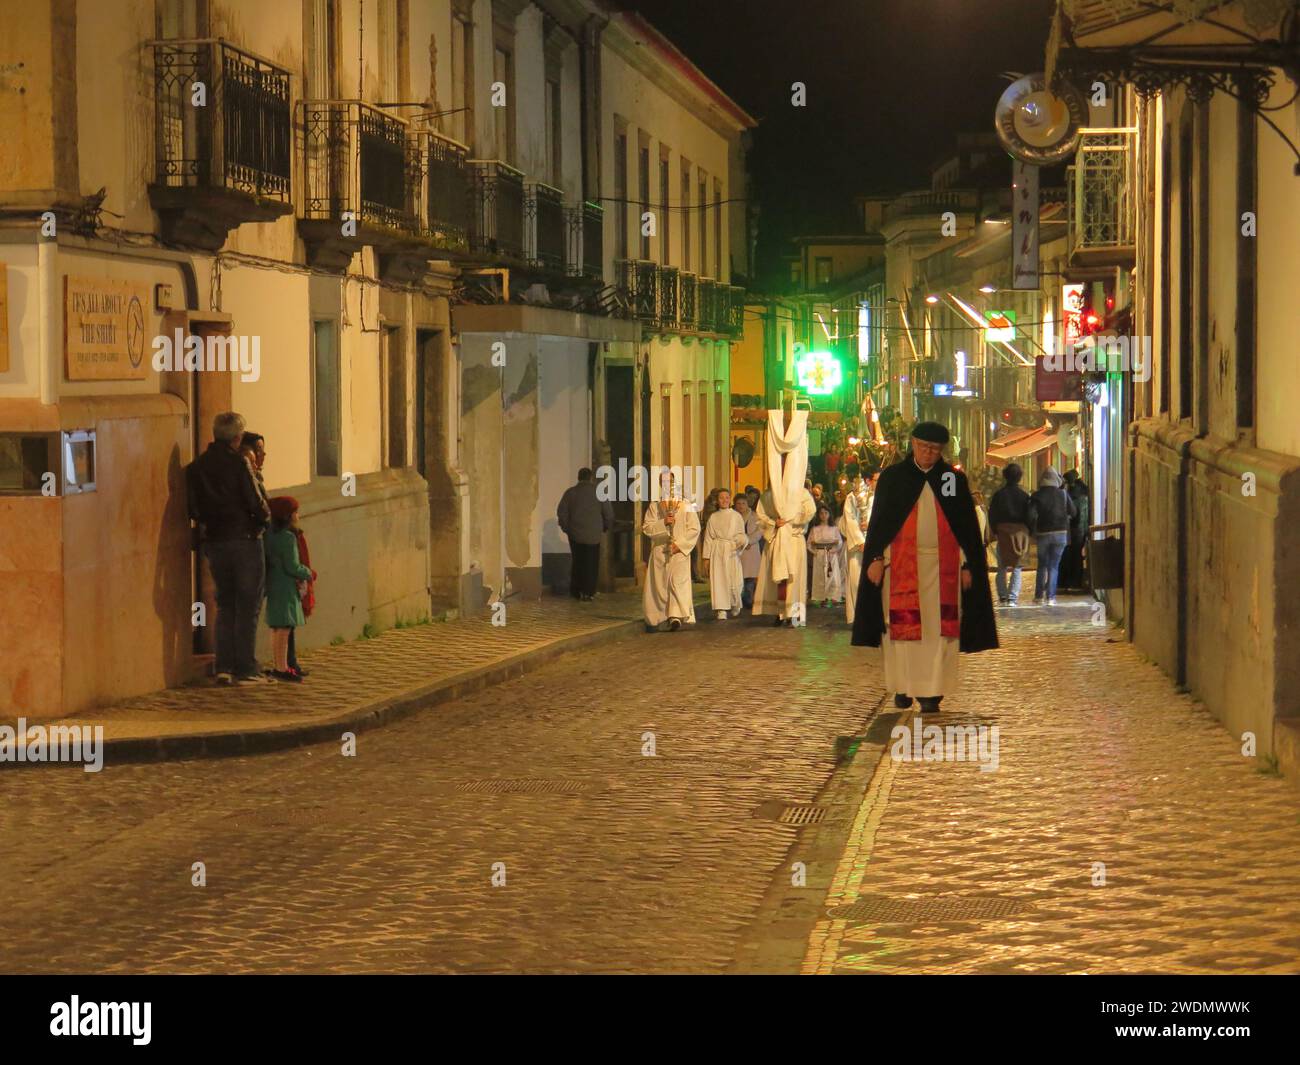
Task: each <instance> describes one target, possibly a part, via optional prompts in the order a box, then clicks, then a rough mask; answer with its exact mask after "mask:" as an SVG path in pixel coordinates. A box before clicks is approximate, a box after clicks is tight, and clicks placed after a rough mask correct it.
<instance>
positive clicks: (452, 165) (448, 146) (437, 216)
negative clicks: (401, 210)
mask: <svg viewBox="0 0 1300 1065" xmlns="http://www.w3.org/2000/svg"><path fill="white" fill-rule="evenodd" d="M410 144H411V157H410V166H409V170H410V177H411V179H412V191H413V193H414V201H415V202H414V203H413V205H412V211H413V213H415V214H416V215H417V216H418V217H419V222H420V225H419V228H420V232H421V234H422V235H424V236H426V237H428V238H429V240H430V241H432V243H433V244H434V245H435V246H436V247H439V248H444V249H447V250H448V251H467V250H468V249H469V228H470V226H469V223H470V197H471V184H472V183H471V181H470V168H469V160H468V156H469V152H468V150H467V149H466V147H465V146H464V145H463V144H459V143H457V142H456V141H453V140H450V139H448V138H447V137H444V136H442V135H441V134H440V133H436V132H434V131H433V130H431V129H422V130H415V131H413V132H412V134H411V141H410Z"/></svg>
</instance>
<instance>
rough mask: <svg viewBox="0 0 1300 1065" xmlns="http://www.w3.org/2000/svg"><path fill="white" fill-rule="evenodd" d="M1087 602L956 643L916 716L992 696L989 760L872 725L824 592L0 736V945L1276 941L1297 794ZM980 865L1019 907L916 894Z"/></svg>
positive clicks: (603, 957)
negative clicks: (152, 724)
mask: <svg viewBox="0 0 1300 1065" xmlns="http://www.w3.org/2000/svg"><path fill="white" fill-rule="evenodd" d="M1088 618H1089V612H1088V610H1087V608H1086V606H1084V605H1083V604H1082V603H1081V602H1078V601H1076V602H1074V603H1073V604H1071V605H1067V606H1062V607H1059V608H1056V609H1054V610H1041V611H1033V610H1025V611H1022V612H1021V613H1020V615H1018V616H1017V618H1016V619H1015V620H1014V621H1012V622H1010V623H1009V624H1008V623H1005V622H1004V632H1003V635H1004V647H1003V648H1002V649H1001V650H999V651H997V652H993V653H989V654H983V655H978V656H968V657H964V658H963V670H964V674H963V676H964V686H965V688H964V692H963V694H962V695H961V696H959V697H955V698H950V699H948V700H945V703H944V709H945V713H943V714H942V715H940V716H939V720H940V722H941V723H945V724H959V723H960V724H965V723H971V724H985V725H993V724H996V725H998V727H999V730H1000V750H999V765H998V769H997V771H996V772H981V771H980V768H979V766H978V765H974V764H971V763H969V762H939V763H934V762H919V763H905V762H897V761H894V760H893V759H892V758H890V757H888V756H887V754H884V753H882V750H881V749H880V748H879V747H878V746H873V745H872V743H870V742H867V735H868V733H870V732H873V731H874V732H876V733H878V732H879V731H880V730H879V728H877V729H875V730H872V729H871V728H870V726H871V722H872V721H873V720H875V721H876V724H877V725H878V726H879V725H882V724H883V725H885V726H888V724H890V723H891V720H892V719H891V720H887V719H886V717H887V715H886V711H890V712H892V708H890V707H886V710H885V711H881V710H879V707H880V703H881V701H882V698H883V696H884V692H883V690H882V688H881V684H880V675H879V672H878V670H877V665H876V655H875V653H874V652H865V651H862V650H860V649H854V648H850V647H849V645H848V634H847V629H846V628H845V627H844V626H843V624H842V615H839V614H838V613H836V612H835V611H821V610H814V611H813V613H812V617H811V620H810V624H809V627H808V628H807V629H805V630H794V631H791V630H783V629H774V628H772V627H770V626H769V625H767V624H762V623H761V622H759V621H757V620H755V621H750V620H742V621H731V622H726V623H722V624H718V623H714V622H711V621H703V620H702V623H701V624H700V626H699V628H698V631H694V632H690V631H687V632H682V633H677V634H671V635H669V634H661V635H654V636H641V635H638V636H635V637H631V638H628V639H624V640H621V641H618V642H616V643H612V644H609V645H606V646H602V647H598V648H592V649H588V650H582V651H576V652H573V653H571V654H568V655H565V656H563V657H561V658H559V659H557V660H555V661H554V662H552V663H550V664H548V665H546V666H544V667H542V668H541V669H539V670H537V671H536V672H534V673H531V674H529V675H527V676H525V677H521V678H518V679H516V680H512V681H509V682H507V683H504V684H502V685H499V686H497V687H494V688H491V689H488V690H485V691H483V692H480V693H477V694H475V695H473V696H470V697H467V698H464V699H460V700H457V701H455V702H450V703H446V704H443V705H441V706H437V707H433V708H430V709H429V710H427V711H424V712H421V713H418V714H416V715H414V716H412V717H409V718H406V719H404V720H402V721H400V722H398V723H396V724H393V725H391V726H389V727H387V728H384V729H380V730H376V731H373V732H367V733H363V734H361V735H360V736H359V737H358V741H357V754H356V757H344V756H343V755H342V754H341V750H340V746H339V745H337V744H322V745H317V746H314V747H309V748H302V749H298V750H294V751H288V752H284V753H279V754H273V755H264V756H260V757H248V758H230V759H223V760H219V761H194V762H175V763H162V764H152V765H117V766H115V765H113V764H112V763H111V762H110V763H109V764H108V765H106V767H105V769H104V771H103V772H102V773H100V774H98V775H96V774H86V773H83V772H81V771H80V770H79V769H68V768H64V767H42V768H30V769H25V770H21V771H10V772H3V773H0V804H3V809H4V811H5V816H4V819H3V823H2V824H0V891H3V893H4V897H5V899H6V905H5V907H4V909H3V911H0V944H2V945H0V969H2V970H4V971H8V972H69V971H87V972H113V973H117V972H282V971H293V972H628V971H633V972H725V971H729V970H732V969H734V968H736V967H737V966H736V958H737V955H738V952H742V953H743V954H744V957H745V958H746V959H747V962H746V965H745V966H744V967H745V968H748V969H758V970H761V971H790V972H797V971H801V970H802V971H805V972H841V973H850V972H918V971H919V972H1133V971H1171V972H1262V971H1268V972H1279V971H1288V972H1290V971H1296V970H1297V968H1300V965H1298V964H1297V959H1300V796H1298V795H1297V792H1296V791H1295V789H1294V788H1292V787H1291V786H1290V785H1288V784H1287V783H1285V782H1284V781H1282V780H1281V779H1279V778H1276V777H1272V776H1268V775H1265V774H1262V773H1260V772H1258V771H1257V769H1256V763H1255V762H1254V760H1249V759H1245V758H1243V757H1242V756H1241V754H1240V744H1239V742H1238V741H1236V740H1234V739H1233V738H1232V737H1230V736H1228V734H1227V733H1226V732H1225V731H1224V730H1223V728H1222V727H1221V726H1220V725H1219V724H1218V723H1217V722H1216V721H1214V720H1213V719H1212V718H1211V717H1210V716H1209V715H1208V714H1207V713H1206V712H1205V711H1204V710H1202V709H1201V708H1199V707H1198V706H1197V705H1196V704H1195V703H1194V702H1193V701H1192V700H1190V699H1188V698H1186V697H1184V696H1179V695H1177V694H1175V692H1174V690H1173V686H1172V684H1171V683H1170V682H1169V681H1168V679H1167V678H1165V677H1164V676H1163V674H1161V673H1160V672H1159V671H1158V670H1156V669H1155V668H1154V667H1153V666H1150V665H1148V664H1146V663H1144V662H1142V661H1141V660H1140V659H1139V658H1138V656H1137V655H1136V654H1135V653H1134V652H1133V651H1132V649H1131V648H1130V647H1128V645H1127V644H1124V643H1122V642H1112V641H1118V640H1119V637H1118V636H1115V635H1112V634H1111V633H1109V632H1108V630H1106V629H1104V628H1096V627H1093V626H1091V625H1089V624H1088ZM909 720H910V715H904V717H903V718H902V722H903V723H906V722H908V721H909ZM926 723H927V724H928V723H929V722H928V720H927V722H926ZM876 739H879V736H876ZM650 743H653V745H654V756H653V757H648V756H647V755H646V754H645V753H643V752H644V751H646V750H647V749H648V747H647V745H648V744H650ZM854 750H856V756H853V757H851V759H850V753H851V752H852V751H854ZM828 795H829V796H831V797H832V798H834V799H835V801H836V802H837V803H838V804H839V807H837V808H838V809H840V810H841V811H842V813H843V822H842V825H839V824H838V823H837V822H836V820H835V819H834V818H828V823H826V824H823V825H818V824H815V823H814V824H809V825H807V826H803V827H801V826H799V825H796V824H782V823H779V822H778V821H777V820H774V819H773V817H774V816H775V814H774V811H779V810H780V809H781V808H782V807H783V806H785V805H786V804H808V803H814V802H819V803H820V802H825V801H827V797H828ZM756 813H765V814H767V815H769V816H755V815H756ZM846 839H847V843H846ZM795 861H804V862H806V865H807V886H805V887H795V886H793V885H792V883H791V874H790V869H791V863H793V862H795ZM195 862H202V863H204V866H205V872H206V878H207V883H206V886H204V887H196V886H193V884H192V882H191V880H192V877H193V876H194V875H195V874H194V873H193V871H192V867H193V864H194V863H195ZM1098 862H1101V863H1105V886H1094V879H1095V878H1096V876H1097V868H1096V866H1095V865H1094V863H1098ZM497 863H502V864H497ZM494 873H495V875H496V876H497V878H498V880H499V879H500V877H501V876H502V875H504V884H502V885H501V886H494V885H493V878H494ZM970 897H977V898H982V899H985V900H992V901H990V902H986V905H988V906H991V907H993V908H994V909H997V908H998V907H999V906H1006V905H1014V904H1016V903H1019V904H1020V905H1021V906H1022V907H1023V908H1022V909H1020V910H1019V912H1016V913H1013V914H1011V915H1010V916H1000V917H987V916H985V917H981V918H980V919H962V920H954V919H951V913H952V911H951V909H949V910H948V911H946V912H945V913H943V914H941V917H942V918H943V919H937V918H934V917H930V916H926V915H925V914H924V913H921V915H920V916H911V917H909V916H907V913H909V912H912V911H908V910H906V907H907V906H908V905H912V906H913V907H916V906H933V905H934V902H935V900H936V899H942V900H947V903H948V904H951V903H952V902H953V901H954V899H955V900H956V901H957V902H960V901H961V900H962V899H966V898H970ZM999 900H1010V903H1006V902H1005V901H1001V902H1000V901H999ZM855 902H869V903H872V904H873V905H876V906H878V907H881V906H883V907H884V908H883V909H880V910H878V911H877V912H879V913H883V914H885V916H887V917H888V918H889V919H890V920H889V921H888V922H887V921H885V920H883V919H882V918H880V917H876V918H870V919H866V920H864V919H848V918H843V917H837V918H829V917H827V916H826V912H825V911H826V909H827V908H828V907H837V906H842V905H847V904H853V903H855ZM900 907H903V908H904V909H903V910H901V911H900ZM796 911H797V916H791V915H792V914H795V913H796ZM934 912H939V911H937V910H936V911H934ZM900 913H902V919H900ZM871 920H874V921H875V923H871ZM891 922H892V923H891ZM909 922H910V923H909ZM778 944H779V946H780V949H777V945H778Z"/></svg>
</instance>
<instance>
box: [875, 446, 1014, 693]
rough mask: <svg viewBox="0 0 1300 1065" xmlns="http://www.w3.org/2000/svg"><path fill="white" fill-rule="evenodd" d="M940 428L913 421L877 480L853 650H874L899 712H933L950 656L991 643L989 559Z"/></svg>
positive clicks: (950, 675)
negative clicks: (906, 442) (906, 444)
mask: <svg viewBox="0 0 1300 1065" xmlns="http://www.w3.org/2000/svg"><path fill="white" fill-rule="evenodd" d="M947 443H948V430H947V429H946V428H945V427H944V426H942V425H940V424H939V423H938V422H920V423H918V424H917V426H916V427H915V428H914V429H913V430H912V447H911V451H910V453H909V454H908V455H907V456H906V457H905V458H904V459H903V461H902V462H900V463H897V464H896V465H894V466H891V467H889V469H887V470H885V471H884V472H883V473H881V475H880V479H879V481H878V482H877V483H876V494H875V499H874V500H873V502H872V505H871V521H870V522H869V523H868V524H867V539H866V544H865V545H864V547H863V559H864V561H865V563H866V567H867V570H866V574H867V579H866V580H865V581H863V582H862V584H861V586H860V587H859V589H858V606H857V611H856V612H855V615H854V620H853V644H854V645H855V646H858V647H881V648H882V649H883V652H884V659H885V684H886V685H887V686H888V687H890V688H892V689H893V690H894V693H895V695H894V705H895V706H896V707H898V708H899V709H900V710H903V709H906V708H908V707H910V706H911V705H912V698H913V697H914V696H915V697H916V698H917V699H919V700H920V702H921V712H922V713H937V712H938V710H939V703H940V702H941V701H942V699H943V697H944V696H945V695H947V694H948V692H950V691H952V690H953V689H954V688H955V687H956V686H957V655H958V651H965V652H968V653H969V652H974V651H985V650H989V649H991V648H994V647H997V646H998V633H997V623H996V622H995V620H994V617H993V601H992V597H991V595H990V594H989V578H988V559H987V556H986V554H985V550H984V544H983V542H982V540H981V539H980V530H979V519H978V518H977V517H976V515H975V502H974V500H973V499H972V497H971V492H970V486H969V484H968V483H967V481H966V475H965V474H964V473H962V472H961V471H960V470H954V469H953V468H952V467H951V466H950V465H948V463H946V462H945V461H944V460H943V449H944V446H945V445H946V444H947Z"/></svg>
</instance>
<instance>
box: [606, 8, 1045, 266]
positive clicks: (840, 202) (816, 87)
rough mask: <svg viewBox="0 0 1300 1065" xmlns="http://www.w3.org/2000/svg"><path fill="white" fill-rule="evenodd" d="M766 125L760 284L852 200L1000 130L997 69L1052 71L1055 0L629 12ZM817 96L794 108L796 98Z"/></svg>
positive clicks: (923, 172)
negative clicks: (799, 239) (1049, 50)
mask: <svg viewBox="0 0 1300 1065" xmlns="http://www.w3.org/2000/svg"><path fill="white" fill-rule="evenodd" d="M626 6H628V7H631V8H634V9H636V10H638V11H640V12H641V14H643V15H644V16H645V17H646V18H647V19H649V20H650V21H651V22H653V23H654V24H655V25H656V26H657V27H658V28H659V29H660V30H661V31H663V33H664V34H665V35H666V36H668V37H669V39H671V40H672V41H673V42H674V43H675V44H676V45H677V46H678V47H679V48H681V49H682V51H683V52H684V53H685V54H686V55H687V56H688V57H689V58H690V59H691V60H692V61H694V63H695V64H696V65H697V66H698V67H699V68H700V69H701V70H703V71H704V73H705V74H707V75H708V76H709V77H710V78H712V79H713V81H714V82H716V83H717V84H718V85H719V86H720V87H721V88H722V89H723V90H725V91H726V92H727V93H729V94H730V95H731V96H732V97H733V98H734V99H735V100H736V101H737V102H738V103H739V104H740V105H741V106H742V107H744V108H745V109H746V110H747V111H749V113H750V114H752V115H753V116H754V117H755V118H757V119H758V120H759V126H758V129H757V130H756V131H755V134H754V147H753V151H752V153H751V156H750V165H751V168H752V171H753V177H754V187H753V188H752V190H751V195H752V196H753V197H754V198H755V199H757V200H758V201H759V203H760V205H761V210H762V215H761V219H762V220H761V223H760V235H759V259H760V280H761V279H762V278H763V277H765V276H768V277H773V278H774V275H772V274H769V273H768V272H769V271H773V270H776V271H778V272H779V256H781V255H783V254H786V253H787V252H788V251H789V250H790V249H789V237H791V236H794V235H796V234H799V233H804V234H809V233H817V232H837V231H838V232H843V231H846V230H848V229H851V227H852V216H851V206H852V205H851V199H850V198H851V197H852V196H853V195H854V194H855V193H859V192H896V191H903V190H905V189H908V188H916V187H923V186H926V185H928V173H929V167H930V165H931V164H932V163H934V162H936V161H937V160H938V159H939V158H941V157H942V156H944V155H945V154H946V153H947V151H948V149H949V147H950V146H951V145H952V144H953V142H954V139H955V137H956V135H957V134H958V133H962V132H986V131H991V130H992V128H993V108H994V106H995V104H996V103H997V99H998V97H999V96H1000V95H1001V93H1002V90H1003V89H1004V88H1005V87H1006V85H1007V80H1006V79H1005V78H1003V77H1001V76H1000V74H1001V72H1002V71H1018V72H1020V73H1033V72H1035V71H1039V70H1041V69H1042V67H1043V52H1044V48H1045V45H1046V41H1047V32H1048V28H1049V25H1050V16H1051V12H1052V9H1053V7H1054V4H1053V0H631V2H629V3H627V5H626ZM795 81H802V82H804V83H805V84H806V85H807V87H808V93H807V96H808V105H807V107H804V108H796V107H792V106H791V103H790V97H791V90H790V86H791V84H792V83H793V82H795Z"/></svg>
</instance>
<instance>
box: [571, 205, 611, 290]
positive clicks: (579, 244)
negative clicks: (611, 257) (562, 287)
mask: <svg viewBox="0 0 1300 1065" xmlns="http://www.w3.org/2000/svg"><path fill="white" fill-rule="evenodd" d="M565 216H566V221H567V222H568V226H569V254H568V258H567V259H566V260H565V267H566V269H567V272H568V273H569V275H570V276H572V277H586V278H590V279H591V280H593V281H598V280H600V278H601V275H602V274H603V272H604V269H605V265H604V264H605V211H604V209H603V208H602V207H601V206H600V205H599V204H596V203H592V202H591V201H590V200H588V201H587V202H586V203H583V204H580V205H579V206H577V207H568V208H566V209H565Z"/></svg>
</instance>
